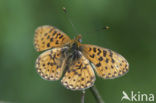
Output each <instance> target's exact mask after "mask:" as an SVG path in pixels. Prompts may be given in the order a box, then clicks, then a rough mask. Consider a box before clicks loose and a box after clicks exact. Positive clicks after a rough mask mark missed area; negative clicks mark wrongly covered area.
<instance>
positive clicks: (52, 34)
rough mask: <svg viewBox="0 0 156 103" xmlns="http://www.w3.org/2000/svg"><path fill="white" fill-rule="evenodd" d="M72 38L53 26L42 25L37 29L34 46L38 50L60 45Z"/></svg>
mask: <svg viewBox="0 0 156 103" xmlns="http://www.w3.org/2000/svg"><path fill="white" fill-rule="evenodd" d="M70 40H71V39H70V38H69V37H68V36H67V35H66V34H65V33H63V32H62V31H60V30H59V29H57V28H55V27H53V26H48V25H44V26H40V27H38V28H37V29H36V31H35V37H34V46H35V48H36V50H37V51H43V50H47V49H50V48H54V47H60V46H63V45H65V44H66V43H68V42H70Z"/></svg>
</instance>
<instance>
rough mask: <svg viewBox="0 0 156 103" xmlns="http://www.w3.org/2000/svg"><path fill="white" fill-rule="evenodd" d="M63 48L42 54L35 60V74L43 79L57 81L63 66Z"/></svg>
mask: <svg viewBox="0 0 156 103" xmlns="http://www.w3.org/2000/svg"><path fill="white" fill-rule="evenodd" d="M65 49H66V47H64V48H54V49H51V50H48V51H45V52H43V53H42V54H41V55H40V56H39V57H38V58H37V60H36V69H37V72H38V73H39V74H40V76H41V77H42V78H43V79H46V80H58V79H60V77H61V76H62V73H63V70H64V64H65V55H63V54H62V51H64V50H65Z"/></svg>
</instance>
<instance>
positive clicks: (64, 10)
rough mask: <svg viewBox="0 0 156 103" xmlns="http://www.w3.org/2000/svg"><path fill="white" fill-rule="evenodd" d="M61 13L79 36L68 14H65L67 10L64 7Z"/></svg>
mask: <svg viewBox="0 0 156 103" xmlns="http://www.w3.org/2000/svg"><path fill="white" fill-rule="evenodd" d="M62 10H63V12H64V13H65V14H66V18H67V19H68V21H69V22H70V24H71V25H72V27H73V29H74V31H75V32H76V33H77V34H79V32H78V31H77V29H76V27H75V26H74V24H73V22H72V20H71V19H70V18H69V14H68V12H67V9H66V8H65V7H62Z"/></svg>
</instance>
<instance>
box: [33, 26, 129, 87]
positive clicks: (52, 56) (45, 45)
mask: <svg viewBox="0 0 156 103" xmlns="http://www.w3.org/2000/svg"><path fill="white" fill-rule="evenodd" d="M34 44H35V48H36V50H37V51H44V50H46V51H45V52H43V53H42V54H41V55H40V56H39V57H38V58H37V60H36V69H37V72H38V73H39V75H40V76H41V77H42V78H43V79H45V80H59V79H60V78H61V77H62V76H63V77H62V80H61V82H62V84H63V85H64V86H65V87H66V88H68V89H71V90H84V89H87V88H89V87H91V86H93V84H94V82H95V79H96V77H95V73H94V72H96V73H97V75H98V76H100V77H102V78H104V79H113V78H117V77H120V76H122V75H124V74H126V73H127V72H128V70H129V64H128V62H127V61H126V59H125V58H124V57H122V56H121V55H120V54H118V53H116V52H114V51H112V50H110V49H106V48H102V47H99V46H96V45H89V44H81V35H78V36H77V37H76V38H74V39H73V40H71V39H70V38H69V37H68V36H67V35H66V34H65V33H63V32H62V31H60V30H58V29H57V28H55V27H52V26H41V27H39V28H37V29H36V31H35V38H34Z"/></svg>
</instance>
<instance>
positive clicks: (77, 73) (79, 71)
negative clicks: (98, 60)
mask: <svg viewBox="0 0 156 103" xmlns="http://www.w3.org/2000/svg"><path fill="white" fill-rule="evenodd" d="M94 81H95V74H94V71H93V69H92V67H91V65H90V63H89V61H88V59H87V58H85V57H84V56H83V55H82V54H81V52H80V57H79V59H77V60H74V61H71V62H70V63H69V64H67V70H66V72H65V75H64V77H63V79H62V80H61V82H62V84H63V85H64V86H65V87H67V88H68V89H71V90H84V89H86V88H89V87H91V86H92V85H93V84H94Z"/></svg>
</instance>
